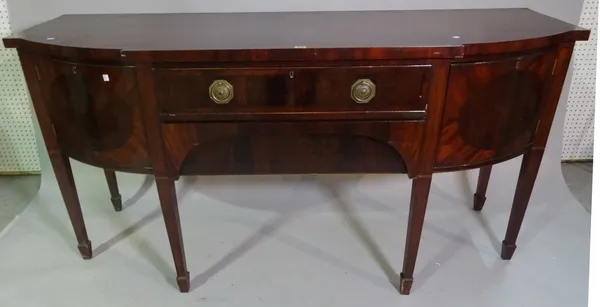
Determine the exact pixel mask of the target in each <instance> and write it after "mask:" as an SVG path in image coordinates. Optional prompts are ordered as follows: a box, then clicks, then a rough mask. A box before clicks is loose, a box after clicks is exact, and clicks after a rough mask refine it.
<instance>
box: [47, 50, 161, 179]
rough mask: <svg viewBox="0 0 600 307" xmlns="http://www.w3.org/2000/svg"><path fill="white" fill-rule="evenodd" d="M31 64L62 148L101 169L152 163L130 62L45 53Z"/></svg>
mask: <svg viewBox="0 0 600 307" xmlns="http://www.w3.org/2000/svg"><path fill="white" fill-rule="evenodd" d="M36 67H37V71H36V76H38V77H39V80H40V86H41V90H42V93H43V96H44V100H45V101H46V102H47V104H48V105H49V106H51V107H50V108H49V109H48V112H49V115H50V117H51V120H52V123H53V127H54V132H55V133H56V137H57V140H58V143H59V146H60V148H61V151H63V152H64V153H65V154H67V155H69V156H70V157H73V158H74V159H77V160H79V161H82V162H84V163H87V164H92V165H96V166H99V167H102V168H105V169H113V168H114V169H129V170H131V169H133V170H135V171H136V172H139V173H144V172H147V171H145V170H147V169H149V168H151V165H152V164H151V161H150V158H149V156H148V153H147V150H146V139H145V136H144V127H143V125H142V120H141V111H140V108H141V103H140V99H139V94H138V88H137V85H136V83H137V81H136V75H135V69H134V68H131V67H122V66H108V65H89V64H81V63H71V62H58V61H54V60H50V59H47V58H44V59H40V61H39V62H38V63H37V66H36Z"/></svg>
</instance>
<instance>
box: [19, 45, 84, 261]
mask: <svg viewBox="0 0 600 307" xmlns="http://www.w3.org/2000/svg"><path fill="white" fill-rule="evenodd" d="M19 56H20V58H21V65H22V67H23V71H24V73H25V81H26V82H27V86H28V87H29V92H30V94H31V98H32V100H33V102H34V103H33V104H34V109H35V113H36V115H37V118H38V121H39V123H40V128H41V130H42V136H43V137H44V143H45V144H46V149H47V150H48V155H49V156H50V163H51V164H52V168H53V169H54V175H55V176H56V180H57V181H58V187H59V189H60V193H61V195H62V198H63V200H64V202H65V207H66V208H67V213H68V214H69V219H70V220H71V225H72V226H73V230H74V231H75V237H76V238H77V249H79V253H81V256H82V257H83V259H91V258H92V243H91V242H90V240H89V239H88V235H87V230H86V228H85V222H84V220H83V214H82V212H81V205H80V204H79V196H78V195H77V188H76V187H75V179H74V178H73V171H72V170H71V163H70V162H69V157H68V156H66V155H64V154H63V153H62V152H61V148H60V146H59V143H58V140H57V139H56V134H55V133H54V128H53V123H52V119H51V118H50V115H49V112H48V102H47V101H45V100H44V96H43V94H42V90H41V86H40V83H41V82H39V80H38V78H36V77H37V73H36V71H37V68H36V67H37V63H38V61H39V58H37V57H35V56H33V55H31V54H28V53H25V52H19Z"/></svg>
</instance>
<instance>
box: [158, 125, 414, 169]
mask: <svg viewBox="0 0 600 307" xmlns="http://www.w3.org/2000/svg"><path fill="white" fill-rule="evenodd" d="M423 126H424V122H422V121H402V122H391V121H351V122H346V121H336V122H331V121H327V122H321V121H311V122H235V123H163V124H161V131H162V133H163V139H164V140H165V150H166V156H167V157H168V158H169V159H170V165H172V166H174V171H176V172H177V174H180V175H231V174H238V175H239V174H246V175H249V174H315V173H321V174H323V173H329V174H331V173H338V174H340V173H406V172H408V173H409V175H415V174H416V170H417V167H418V161H419V156H420V154H419V152H420V148H421V146H420V145H421V135H422V131H423Z"/></svg>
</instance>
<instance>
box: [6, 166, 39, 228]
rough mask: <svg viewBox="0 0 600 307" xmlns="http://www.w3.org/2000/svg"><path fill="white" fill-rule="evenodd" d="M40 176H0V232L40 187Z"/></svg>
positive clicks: (21, 210) (19, 212) (23, 208)
mask: <svg viewBox="0 0 600 307" xmlns="http://www.w3.org/2000/svg"><path fill="white" fill-rule="evenodd" d="M40 182H41V176H40V175H27V176H0V233H2V230H3V229H4V228H5V227H6V226H7V225H8V224H10V223H11V222H12V221H13V220H14V219H15V217H16V216H18V215H19V214H21V212H23V210H25V207H26V206H27V204H29V202H30V201H31V200H32V199H33V197H34V196H35V194H37V192H38V190H39V189H40Z"/></svg>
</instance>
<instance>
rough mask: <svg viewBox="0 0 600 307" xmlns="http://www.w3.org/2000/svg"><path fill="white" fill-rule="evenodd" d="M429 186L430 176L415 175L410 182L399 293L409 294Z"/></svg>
mask: <svg viewBox="0 0 600 307" xmlns="http://www.w3.org/2000/svg"><path fill="white" fill-rule="evenodd" d="M430 186H431V176H426V177H417V178H415V179H413V182H412V191H411V196H410V209H409V214H408V229H407V233H406V246H405V248H404V263H403V265H402V273H401V274H400V294H405V295H407V294H410V290H411V288H412V284H413V273H414V270H415V263H416V261H417V252H418V251H419V243H420V241H421V232H422V230H423V222H424V221H425V209H426V208H427V199H428V198H429V188H430Z"/></svg>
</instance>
